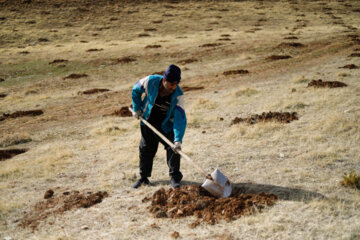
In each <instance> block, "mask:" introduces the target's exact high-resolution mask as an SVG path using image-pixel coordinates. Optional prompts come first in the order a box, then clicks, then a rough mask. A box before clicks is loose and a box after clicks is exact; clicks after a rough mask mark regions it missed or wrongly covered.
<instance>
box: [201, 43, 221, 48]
mask: <svg viewBox="0 0 360 240" xmlns="http://www.w3.org/2000/svg"><path fill="white" fill-rule="evenodd" d="M221 45H222V44H221V43H206V44H203V45H200V46H199V47H217V46H221Z"/></svg>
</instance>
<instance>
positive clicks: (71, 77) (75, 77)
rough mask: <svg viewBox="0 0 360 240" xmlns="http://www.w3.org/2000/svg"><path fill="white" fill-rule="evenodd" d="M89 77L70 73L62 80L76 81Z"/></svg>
mask: <svg viewBox="0 0 360 240" xmlns="http://www.w3.org/2000/svg"><path fill="white" fill-rule="evenodd" d="M88 76H89V75H87V74H85V73H84V74H78V73H72V74H70V75H68V76H66V77H64V79H78V78H83V77H88Z"/></svg>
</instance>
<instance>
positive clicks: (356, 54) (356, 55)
mask: <svg viewBox="0 0 360 240" xmlns="http://www.w3.org/2000/svg"><path fill="white" fill-rule="evenodd" d="M349 57H360V53H352V54H350V55H349Z"/></svg>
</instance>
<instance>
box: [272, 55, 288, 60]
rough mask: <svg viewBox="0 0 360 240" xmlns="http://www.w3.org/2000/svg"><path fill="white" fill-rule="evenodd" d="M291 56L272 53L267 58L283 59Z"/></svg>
mask: <svg viewBox="0 0 360 240" xmlns="http://www.w3.org/2000/svg"><path fill="white" fill-rule="evenodd" d="M289 58H291V56H289V55H271V56H269V57H267V58H266V60H282V59H289Z"/></svg>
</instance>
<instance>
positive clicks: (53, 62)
mask: <svg viewBox="0 0 360 240" xmlns="http://www.w3.org/2000/svg"><path fill="white" fill-rule="evenodd" d="M65 62H68V60H65V59H55V60H54V61H52V62H49V64H56V63H65Z"/></svg>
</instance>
